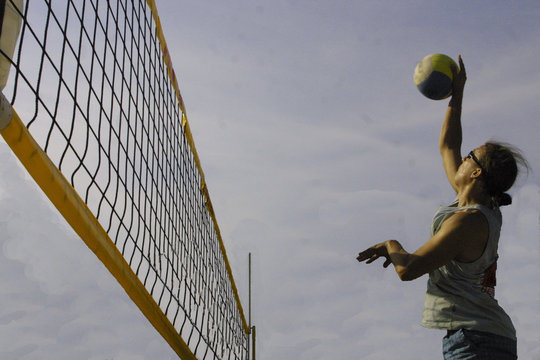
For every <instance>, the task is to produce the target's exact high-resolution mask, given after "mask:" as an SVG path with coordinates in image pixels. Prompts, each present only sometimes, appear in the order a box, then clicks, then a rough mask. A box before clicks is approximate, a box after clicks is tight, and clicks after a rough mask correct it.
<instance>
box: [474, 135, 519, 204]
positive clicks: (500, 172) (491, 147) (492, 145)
mask: <svg viewBox="0 0 540 360" xmlns="http://www.w3.org/2000/svg"><path fill="white" fill-rule="evenodd" d="M483 147H484V150H485V153H484V156H483V159H482V163H483V164H484V168H485V169H486V174H485V177H484V186H485V188H486V191H487V192H488V194H489V196H491V198H492V200H493V201H494V203H495V205H496V206H505V205H510V204H511V203H512V197H511V196H510V195H508V194H507V193H506V191H507V190H508V189H510V188H511V187H512V185H513V184H514V182H515V181H516V178H517V175H518V172H519V169H518V165H520V166H521V167H523V168H525V169H526V170H527V171H528V170H529V164H528V162H527V160H526V159H525V157H524V156H523V155H522V153H521V151H520V150H519V149H518V148H516V147H514V146H512V145H510V144H506V143H502V142H496V141H488V142H486V143H485V144H484V146H483Z"/></svg>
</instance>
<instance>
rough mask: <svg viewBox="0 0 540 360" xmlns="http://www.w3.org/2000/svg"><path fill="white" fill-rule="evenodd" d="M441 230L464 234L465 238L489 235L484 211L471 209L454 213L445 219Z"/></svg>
mask: <svg viewBox="0 0 540 360" xmlns="http://www.w3.org/2000/svg"><path fill="white" fill-rule="evenodd" d="M441 228H445V229H446V230H447V231H456V232H459V233H463V234H462V235H464V236H467V235H469V236H474V237H477V236H478V235H482V234H487V233H488V231H489V224H488V221H487V219H486V216H485V215H484V213H483V212H482V211H480V210H479V209H475V208H469V209H462V210H457V211H455V212H453V213H452V214H451V215H450V216H448V218H446V219H445V221H444V223H443V224H442V226H441Z"/></svg>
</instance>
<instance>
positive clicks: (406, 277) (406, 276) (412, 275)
mask: <svg viewBox="0 0 540 360" xmlns="http://www.w3.org/2000/svg"><path fill="white" fill-rule="evenodd" d="M396 271H397V274H398V276H399V279H400V280H401V281H412V280H414V279H418V278H419V277H420V276H422V275H423V274H421V273H418V272H417V271H416V272H415V271H413V270H411V269H410V268H409V267H401V268H400V269H396Z"/></svg>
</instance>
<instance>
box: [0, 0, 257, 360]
mask: <svg viewBox="0 0 540 360" xmlns="http://www.w3.org/2000/svg"><path fill="white" fill-rule="evenodd" d="M2 11H3V13H4V15H5V16H3V17H0V18H2V19H3V24H2V26H1V27H0V28H1V29H2V33H1V37H0V45H1V51H0V52H1V53H0V86H3V85H2V82H3V84H5V81H6V77H7V75H8V74H9V78H8V81H7V85H6V86H5V88H4V89H3V91H2V92H3V96H2V102H1V104H0V132H1V133H2V136H3V137H4V139H5V141H6V143H7V144H8V145H9V146H10V147H11V149H12V150H13V152H14V153H15V155H16V156H17V157H18V158H19V160H20V161H21V163H22V164H23V165H24V166H25V167H26V169H27V171H28V172H29V173H30V175H31V176H32V177H33V178H34V180H35V181H36V183H37V184H38V185H39V186H40V187H41V188H42V190H43V191H44V193H45V194H46V195H47V196H48V197H49V199H50V200H51V202H52V203H53V204H54V205H55V206H56V207H57V209H58V210H59V211H60V213H61V214H62V215H63V216H64V217H65V218H66V220H67V221H68V222H69V224H70V225H71V226H72V227H73V229H74V230H75V231H76V232H77V233H78V234H79V235H80V237H81V239H82V240H83V241H84V242H85V243H86V244H87V246H88V247H89V248H90V249H91V250H92V251H93V252H94V253H95V254H96V256H97V257H98V258H99V259H100V260H101V261H102V262H103V264H104V265H105V266H106V267H107V269H108V270H109V271H110V272H111V274H112V275H113V276H114V277H115V278H116V279H117V280H118V282H119V283H120V284H121V285H122V287H123V288H124V289H125V291H126V292H127V294H128V295H129V296H130V298H131V299H132V300H133V301H134V303H135V304H137V306H138V307H139V309H140V310H141V311H142V313H143V314H144V315H145V316H146V317H147V318H148V320H149V321H150V322H151V323H152V324H153V326H154V327H155V328H156V329H157V330H158V331H159V333H160V334H161V335H162V336H163V337H164V338H165V340H166V341H167V342H168V343H169V344H170V345H171V347H172V348H173V349H174V351H175V352H176V353H177V354H178V355H179V356H180V358H182V359H247V358H248V357H249V349H248V348H249V341H250V340H249V334H250V328H249V326H248V325H247V324H246V320H245V316H244V312H243V309H242V305H241V302H240V299H239V296H238V291H237V289H236V285H235V282H234V278H233V276H232V272H231V268H230V265H229V263H228V260H227V256H226V252H225V247H224V245H223V240H222V238H221V235H220V231H219V227H218V224H217V222H216V217H215V214H214V211H213V208H212V203H211V201H210V197H209V195H208V189H207V186H206V182H205V178H204V174H203V171H202V169H201V165H200V161H199V158H198V156H197V152H196V149H195V146H194V143H193V139H192V135H191V131H190V129H189V123H188V120H187V116H186V110H185V106H184V103H183V101H182V97H181V95H180V91H179V89H178V85H177V80H176V76H175V73H174V70H173V68H172V65H171V59H170V55H169V52H168V49H167V45H166V43H165V39H164V36H163V32H162V29H161V25H160V19H159V16H158V13H157V10H156V4H155V3H154V0H146V1H145V0H85V1H80V0H63V1H53V0H26V1H23V0H1V1H0V15H2ZM6 69H7V70H6ZM10 69H11V70H10ZM10 71H11V72H10ZM2 79H3V80H2Z"/></svg>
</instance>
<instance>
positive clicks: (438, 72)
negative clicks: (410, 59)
mask: <svg viewBox="0 0 540 360" xmlns="http://www.w3.org/2000/svg"><path fill="white" fill-rule="evenodd" d="M452 67H454V68H455V69H458V66H457V64H456V62H455V61H454V60H452V58H451V57H449V56H447V55H444V54H430V55H427V56H426V57H424V58H423V59H422V60H420V61H419V62H418V64H417V65H416V68H415V69H414V84H415V85H416V88H417V89H418V90H419V91H420V92H421V93H422V94H423V95H424V96H426V97H427V98H429V99H432V100H442V99H446V98H447V97H449V96H450V95H451V94H452V78H453V76H452Z"/></svg>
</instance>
